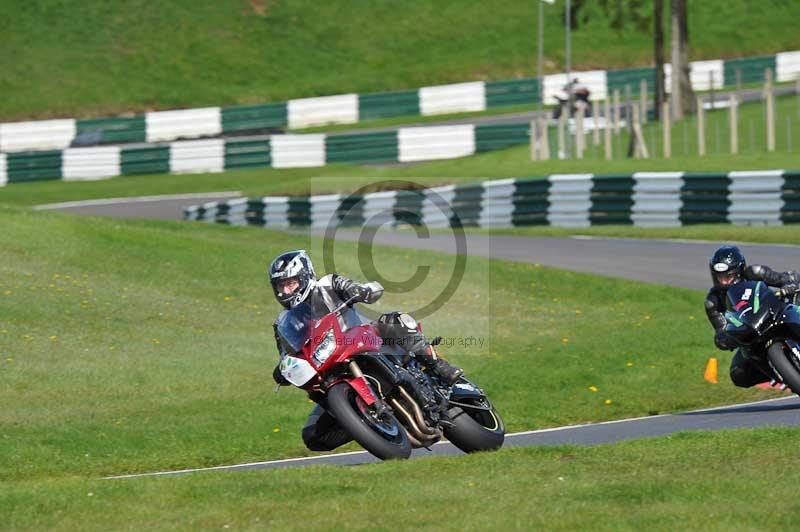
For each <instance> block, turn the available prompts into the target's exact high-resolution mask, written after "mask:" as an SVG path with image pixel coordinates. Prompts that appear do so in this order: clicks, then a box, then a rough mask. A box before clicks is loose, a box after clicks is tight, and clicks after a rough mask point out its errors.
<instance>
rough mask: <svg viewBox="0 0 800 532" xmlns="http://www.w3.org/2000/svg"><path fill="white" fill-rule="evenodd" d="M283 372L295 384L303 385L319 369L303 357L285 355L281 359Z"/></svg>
mask: <svg viewBox="0 0 800 532" xmlns="http://www.w3.org/2000/svg"><path fill="white" fill-rule="evenodd" d="M281 374H282V375H283V376H284V378H285V379H286V380H287V381H289V382H291V383H292V384H294V385H295V386H302V385H304V384H305V383H307V382H308V381H310V380H311V379H313V378H314V376H315V375H316V374H317V370H315V369H314V367H313V366H312V365H311V364H309V363H308V362H307V361H306V360H303V359H302V358H297V357H292V356H288V355H287V356H285V357H283V359H282V360H281Z"/></svg>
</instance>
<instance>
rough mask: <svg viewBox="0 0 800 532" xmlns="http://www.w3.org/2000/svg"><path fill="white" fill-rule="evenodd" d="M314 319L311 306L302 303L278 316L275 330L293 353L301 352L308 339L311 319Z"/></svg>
mask: <svg viewBox="0 0 800 532" xmlns="http://www.w3.org/2000/svg"><path fill="white" fill-rule="evenodd" d="M313 319H314V316H313V313H312V312H311V307H309V306H308V305H307V304H305V303H300V304H299V305H297V306H296V307H294V308H291V309H289V310H286V311H284V312H282V313H281V315H280V316H278V321H277V322H276V323H275V332H276V334H277V335H278V338H279V339H280V340H281V342H282V343H283V345H284V346H285V347H286V348H287V349H288V350H289V351H290V352H291V353H292V354H294V353H297V352H299V351H300V350H301V349H302V348H303V345H304V344H305V343H306V340H307V339H308V334H309V331H310V330H311V321H312V320H313Z"/></svg>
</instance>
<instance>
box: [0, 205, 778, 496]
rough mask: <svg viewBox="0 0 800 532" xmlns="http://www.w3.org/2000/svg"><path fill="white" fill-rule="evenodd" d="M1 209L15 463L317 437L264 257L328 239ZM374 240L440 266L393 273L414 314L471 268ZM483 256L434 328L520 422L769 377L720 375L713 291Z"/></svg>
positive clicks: (271, 452) (1, 357) (50, 463)
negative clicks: (709, 316)
mask: <svg viewBox="0 0 800 532" xmlns="http://www.w3.org/2000/svg"><path fill="white" fill-rule="evenodd" d="M0 220H1V221H2V224H3V227H4V228H5V230H4V231H3V232H2V233H0V257H1V258H2V260H1V261H0V265H2V266H0V273H1V274H2V283H1V284H2V286H0V372H2V380H3V382H4V383H5V386H4V387H3V388H2V389H0V402H2V404H3V405H4V408H3V409H2V411H0V427H2V438H3V442H4V443H3V445H2V446H0V479H2V480H4V481H23V480H33V479H39V480H44V479H46V478H54V477H62V476H76V475H77V476H89V477H95V476H101V475H109V474H121V473H126V472H135V471H149V470H157V469H165V468H184V467H198V466H208V465H217V464H224V463H232V462H239V461H252V460H263V459H267V458H279V457H285V456H294V455H302V454H307V453H308V451H306V450H305V449H304V447H303V445H302V442H301V441H300V438H299V434H298V432H299V429H300V427H301V426H302V423H303V422H304V419H305V416H306V414H307V412H308V410H309V409H310V405H308V403H307V402H306V399H305V398H304V396H303V394H302V393H300V392H299V391H297V390H283V391H282V392H281V393H280V394H278V395H274V394H273V392H272V388H273V385H272V381H271V376H270V375H271V369H272V367H273V365H274V363H275V360H276V355H275V352H274V347H273V339H272V331H271V320H272V319H273V317H274V316H275V315H276V314H277V310H278V308H277V304H276V303H275V302H274V301H273V300H272V297H271V295H270V292H269V290H267V289H266V286H265V280H264V278H263V271H264V268H265V267H266V263H267V261H268V260H269V259H270V258H271V257H273V256H274V255H276V254H277V253H278V252H279V251H282V250H285V249H291V248H298V247H307V249H310V250H311V253H312V257H314V258H315V260H316V261H317V266H318V269H319V270H325V269H326V267H325V266H324V262H323V260H322V258H323V256H322V252H321V251H320V241H319V240H317V239H314V240H308V239H306V238H303V237H302V236H298V235H287V234H282V233H273V232H267V231H264V230H261V229H257V228H240V229H237V228H230V227H223V226H207V225H205V224H180V223H167V222H163V223H156V222H120V221H113V220H103V219H91V218H81V217H73V216H67V215H57V214H44V213H33V212H28V211H21V210H16V209H2V210H0ZM357 255H358V253H357V252H356V247H355V246H354V245H352V244H347V243H338V244H337V247H336V248H335V252H334V253H333V254H332V255H328V257H331V256H332V257H333V258H334V259H335V262H336V269H337V270H338V271H340V272H342V273H344V274H348V275H351V276H353V277H354V278H360V279H363V278H364V277H366V276H367V275H366V274H364V273H362V272H361V267H359V266H358V263H357V259H356V257H357ZM373 255H374V258H375V265H376V269H377V272H378V274H379V275H382V276H383V277H384V278H385V279H384V282H385V283H386V285H387V286H389V285H390V281H394V282H399V281H401V280H403V279H408V278H409V277H411V275H412V274H413V273H414V272H415V271H416V270H417V268H418V267H419V266H426V265H427V266H429V267H430V273H429V275H428V276H427V277H426V278H425V281H424V282H423V283H422V284H421V285H420V286H419V287H417V288H416V289H412V288H408V287H401V288H390V289H388V293H387V294H386V295H385V296H384V298H383V299H382V300H381V302H380V304H379V305H378V307H379V309H381V310H383V311H387V310H392V309H397V308H400V309H404V310H410V311H412V312H415V313H416V311H415V309H419V308H420V307H422V306H424V305H425V304H426V303H427V302H430V301H431V300H432V299H433V295H435V294H439V293H440V292H441V290H442V287H443V286H444V285H445V284H446V283H447V282H448V280H449V279H450V276H451V272H452V271H453V268H454V258H453V257H451V256H447V255H437V254H430V253H422V252H414V251H397V250H392V249H390V248H382V249H379V250H376V252H375V253H374V254H373ZM465 266H466V268H465V273H464V278H463V280H462V281H461V283H460V285H459V286H458V288H457V289H456V290H455V291H454V292H453V295H452V297H451V298H450V299H449V300H447V302H446V304H445V305H444V306H443V307H442V308H441V309H439V310H438V311H436V312H434V313H433V314H432V315H430V316H426V317H424V319H423V321H424V323H425V330H426V332H428V334H431V335H433V334H439V335H442V336H444V337H445V339H448V341H449V342H450V344H449V345H447V346H445V347H443V348H442V352H443V353H444V354H445V355H446V356H448V357H450V358H452V359H453V360H454V361H455V362H456V363H458V364H461V365H462V366H463V367H464V368H465V369H466V370H467V372H468V374H469V375H471V376H473V377H474V378H475V379H476V380H477V381H478V382H479V383H481V384H482V385H483V386H485V387H486V389H487V391H488V392H489V393H490V395H491V396H492V398H493V399H494V400H495V402H496V403H497V405H498V407H499V408H500V410H501V412H502V413H503V415H504V417H505V420H506V422H507V425H508V428H509V430H512V431H514V430H524V429H531V428H539V427H546V426H555V425H563V424H569V423H576V422H584V421H593V420H606V419H614V418H619V417H628V416H637V415H646V414H648V413H653V412H667V411H676V410H683V409H688V408H693V407H700V406H706V405H713V404H721V403H728V402H733V401H737V400H742V399H754V398H760V397H767V396H769V395H768V393H767V392H761V391H758V390H747V391H743V390H737V389H734V387H733V386H732V385H731V384H730V383H729V382H727V379H724V378H723V379H721V383H720V384H719V385H716V386H712V385H709V384H707V383H705V382H704V381H703V380H702V372H703V369H704V366H705V362H706V359H707V358H708V357H709V356H712V355H716V356H718V357H719V358H720V359H721V362H720V363H721V365H722V367H723V368H724V367H725V364H726V363H727V359H726V357H727V356H728V354H727V353H720V352H717V351H715V350H714V348H713V345H712V343H711V337H710V328H709V326H708V324H707V323H705V318H704V315H703V311H702V295H701V294H700V293H699V292H694V291H690V290H681V289H672V288H667V287H662V286H654V285H647V284H641V283H634V282H626V281H621V280H616V279H605V278H601V277H597V276H592V275H586V274H577V273H569V272H563V271H559V270H554V269H549V268H540V267H537V266H535V265H528V264H518V263H510V262H503V261H495V260H491V261H490V260H488V259H482V258H476V257H469V258H468V261H467V263H466V265H465ZM370 277H374V275H370ZM678 329H679V330H681V331H682V334H681V335H675V334H674V331H675V330H678ZM523 331H524V332H523ZM466 339H473V340H471V341H472V342H473V343H471V344H468V343H466ZM478 342H480V343H478ZM593 390H596V391H593ZM665 391H668V393H665Z"/></svg>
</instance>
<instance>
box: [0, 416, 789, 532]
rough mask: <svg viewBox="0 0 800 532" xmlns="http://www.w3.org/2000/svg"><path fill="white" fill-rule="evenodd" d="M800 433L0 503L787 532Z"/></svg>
mask: <svg viewBox="0 0 800 532" xmlns="http://www.w3.org/2000/svg"><path fill="white" fill-rule="evenodd" d="M798 437H800V430H798V429H796V428H791V429H790V428H770V429H759V430H736V431H726V432H719V433H683V434H677V435H673V436H670V437H665V438H659V439H645V440H637V441H629V442H622V443H619V444H616V445H604V446H598V447H589V448H579V447H558V448H518V449H510V450H503V451H500V452H497V453H492V454H480V455H474V456H460V457H453V458H426V459H420V460H415V461H411V462H395V463H383V464H377V465H370V466H360V467H330V466H327V467H319V466H318V467H308V468H301V469H292V470H265V471H254V472H242V473H203V474H194V475H189V476H183V477H164V478H141V479H128V480H114V481H108V480H98V479H81V478H64V479H57V480H52V481H49V482H47V483H41V482H34V481H22V482H19V483H16V484H14V485H13V486H11V487H12V488H13V489H12V490H8V489H4V490H0V508H2V509H3V510H4V511H3V517H4V525H5V526H6V527H9V528H10V529H13V530H42V529H47V530H75V529H80V530H109V529H113V530H118V529H128V528H133V527H136V528H147V529H156V530H176V529H179V530H197V529H204V530H208V529H216V530H224V529H231V530H238V529H267V530H343V529H346V530H376V529H377V530H411V529H413V530H419V529H422V530H442V529H445V530H486V529H496V530H498V529H499V530H510V529H513V530H584V529H588V528H591V529H592V530H609V531H618V530H636V531H638V530H643V529H646V530H665V531H673V530H702V531H708V530H720V531H728V530H791V529H792V528H793V527H794V523H795V520H796V518H797V512H798V510H800V508H799V507H798V504H797V495H796V488H795V487H796V485H797V481H798V480H800V476H799V475H798V473H797V461H798V459H800V454H799V453H798V451H797V445H796V442H797V438H798ZM5 487H8V485H7V483H6V486H5ZM743 493H746V494H747V496H746V497H744V498H743V496H742V494H743Z"/></svg>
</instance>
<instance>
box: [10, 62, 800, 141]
mask: <svg viewBox="0 0 800 532" xmlns="http://www.w3.org/2000/svg"><path fill="white" fill-rule="evenodd" d="M691 68H692V71H691V82H692V86H693V88H694V89H696V90H708V89H709V88H711V87H710V85H709V75H711V77H712V80H713V87H714V88H715V89H719V88H722V87H734V86H736V84H737V82H738V81H741V82H742V83H753V82H758V81H761V80H763V79H764V71H765V69H767V68H771V69H773V72H775V79H776V80H777V81H778V82H786V81H792V80H794V79H797V78H798V77H800V51H797V52H781V53H778V54H776V55H770V56H763V57H750V58H740V59H730V60H711V61H695V62H692V63H691ZM664 71H665V74H666V77H667V80H666V81H667V83H666V88H667V91H669V90H670V82H669V79H670V75H671V68H670V65H669V64H667V65H665V67H664ZM571 77H577V78H579V80H580V81H581V83H583V84H585V85H586V86H588V87H589V89H590V90H591V98H592V99H594V100H602V99H604V98H606V97H608V96H611V95H612V94H613V91H614V90H615V89H618V90H624V89H625V87H626V86H629V87H630V88H631V94H632V95H633V96H638V95H639V90H640V81H641V80H645V81H647V88H648V91H650V92H651V93H652V92H653V91H654V90H655V69H654V68H629V69H623V70H608V71H606V70H593V71H587V72H573V73H572V74H571ZM737 78H738V79H737ZM566 81H567V78H566V75H565V74H553V75H549V76H545V77H544V80H543V87H544V94H539V82H538V79H537V78H523V79H515V80H507V81H486V82H484V81H476V82H466V83H454V84H449V85H436V86H431V87H422V88H420V89H416V90H407V91H398V92H386V93H377V94H361V95H359V94H340V95H333V96H322V97H316V98H299V99H293V100H289V101H288V102H276V103H269V104H264V105H239V106H232V107H222V108H220V107H208V108H204V109H185V110H175V111H160V112H152V113H147V114H145V115H141V116H134V117H127V118H100V119H90V120H74V119H64V120H45V121H37V122H16V123H7V124H0V152H14V151H28V150H50V149H62V148H67V147H69V146H71V145H72V146H89V145H97V144H111V143H114V144H120V143H128V142H144V141H148V142H152V141H171V140H178V139H184V138H198V137H209V136H218V135H220V134H222V135H226V136H230V135H236V134H241V133H250V134H260V133H269V132H274V130H275V129H283V128H290V129H297V128H303V127H309V126H319V125H326V124H355V123H357V122H359V121H364V120H374V119H376V118H387V117H397V116H418V115H436V114H444V113H461V112H470V111H483V110H484V109H487V108H496V107H503V106H511V105H519V104H523V103H538V102H540V101H543V102H544V103H546V104H554V103H555V100H554V99H553V96H554V95H555V94H557V93H558V92H559V91H560V90H561V87H563V85H564V84H565V83H566Z"/></svg>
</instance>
